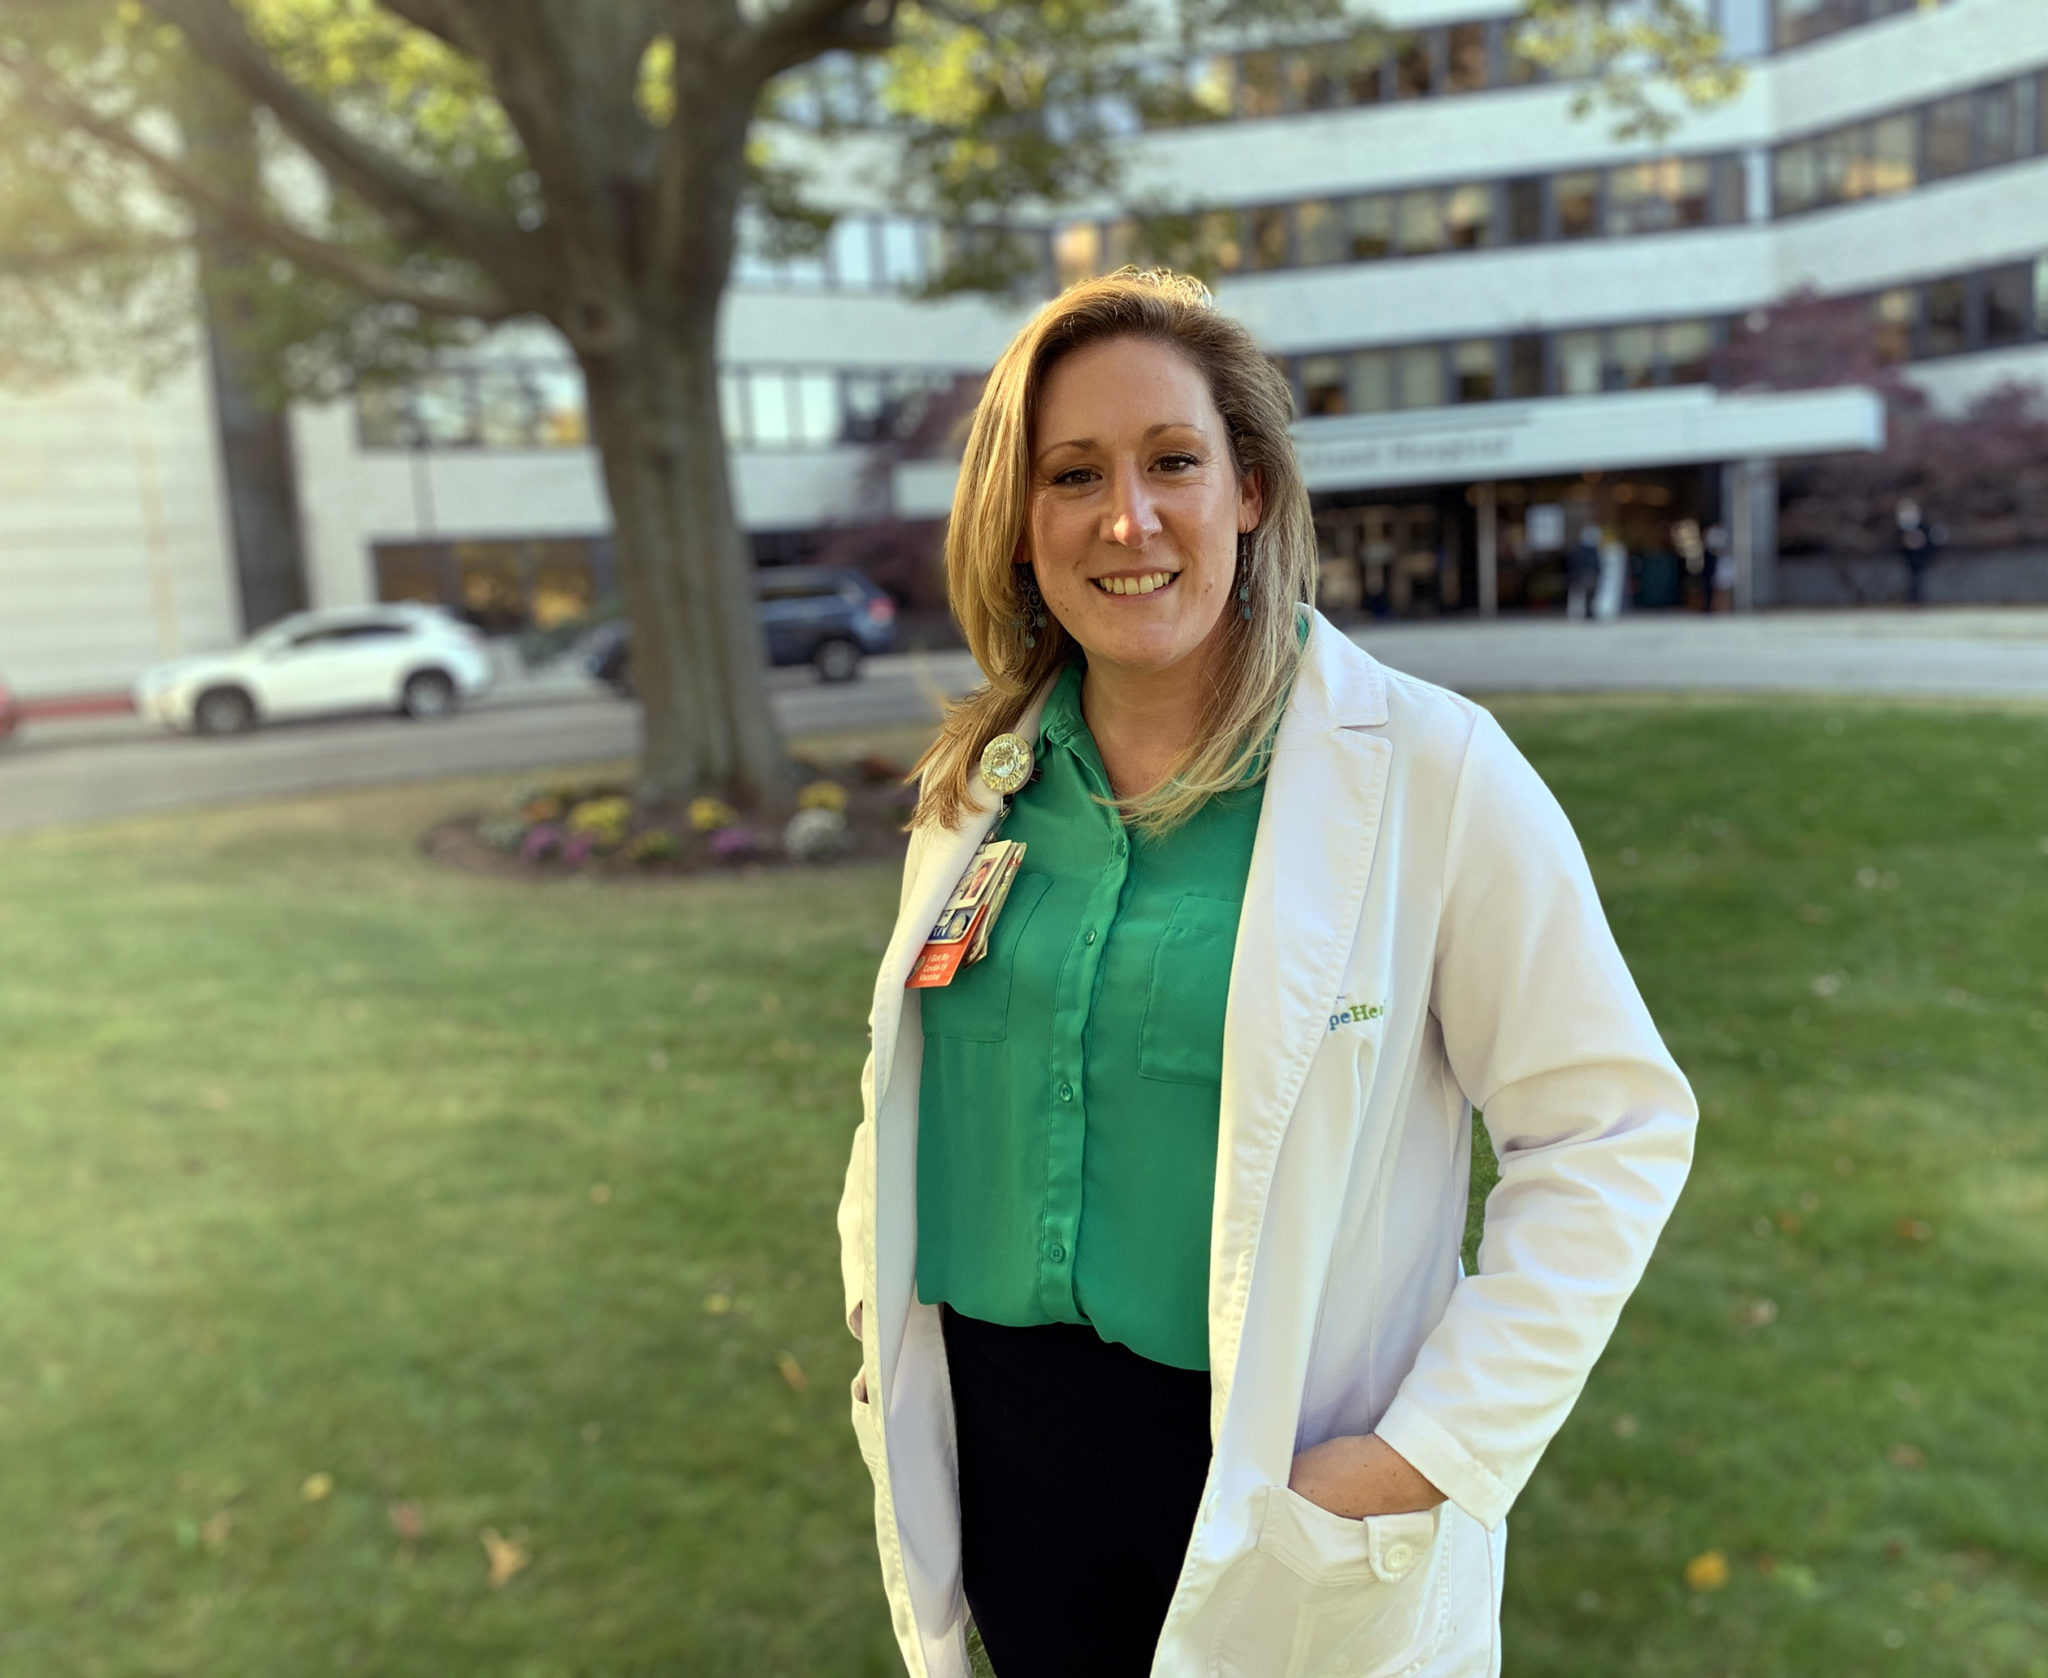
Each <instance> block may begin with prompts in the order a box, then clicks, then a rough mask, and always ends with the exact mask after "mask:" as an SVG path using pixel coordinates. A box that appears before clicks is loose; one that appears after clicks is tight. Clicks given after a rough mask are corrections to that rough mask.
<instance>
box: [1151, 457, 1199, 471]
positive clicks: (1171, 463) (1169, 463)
mask: <svg viewBox="0 0 2048 1678" xmlns="http://www.w3.org/2000/svg"><path fill="white" fill-rule="evenodd" d="M1159 464H1160V466H1161V467H1163V468H1164V469H1165V470H1166V471H1169V472H1185V471H1186V470H1187V469H1188V468H1189V467H1191V466H1199V465H1201V464H1202V463H1201V462H1200V461H1199V460H1197V459H1196V458H1195V457H1194V456H1193V455H1191V454H1169V455H1161V456H1160V458H1159Z"/></svg>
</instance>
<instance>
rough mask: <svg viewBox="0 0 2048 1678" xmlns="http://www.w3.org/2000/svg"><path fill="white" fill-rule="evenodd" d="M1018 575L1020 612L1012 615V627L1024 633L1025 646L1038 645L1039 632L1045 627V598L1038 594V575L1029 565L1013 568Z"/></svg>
mask: <svg viewBox="0 0 2048 1678" xmlns="http://www.w3.org/2000/svg"><path fill="white" fill-rule="evenodd" d="M1011 569H1012V570H1014V571H1015V572H1016V573H1017V606H1018V610H1016V611H1014V612H1012V613H1011V614H1010V627H1011V628H1012V629H1021V630H1022V631H1023V632H1024V645H1025V646H1027V647H1035V646H1037V645H1038V631H1039V630H1041V629H1043V628H1044V627H1045V596H1044V595H1042V594H1040V593H1039V592H1038V573H1037V572H1036V571H1034V570H1032V569H1031V567H1030V565H1028V564H1021V565H1015V566H1012V567H1011Z"/></svg>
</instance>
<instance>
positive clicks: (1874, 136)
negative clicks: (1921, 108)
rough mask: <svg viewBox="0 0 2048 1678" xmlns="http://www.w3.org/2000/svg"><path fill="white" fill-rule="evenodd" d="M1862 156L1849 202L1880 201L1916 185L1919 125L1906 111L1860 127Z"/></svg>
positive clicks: (1918, 173)
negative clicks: (1861, 129) (1874, 199)
mask: <svg viewBox="0 0 2048 1678" xmlns="http://www.w3.org/2000/svg"><path fill="white" fill-rule="evenodd" d="M1863 135H1864V149H1863V155H1862V156H1861V157H1860V158H1859V159H1858V160H1857V162H1858V169H1857V173H1856V176H1855V179H1854V181H1853V182H1852V187H1853V190H1852V191H1850V192H1849V194H1848V196H1849V197H1851V198H1884V197H1888V196H1890V195H1891V194H1892V193H1894V192H1910V191H1911V190H1912V189H1913V188H1914V187H1916V186H1918V185H1919V184H1920V160H1919V156H1918V152H1919V145H1918V141H1919V124H1918V123H1917V122H1915V121H1914V120H1913V114H1912V112H1910V111H1907V112H1904V113H1902V114H1900V115H1898V116H1889V117H1880V118H1878V119H1877V121H1875V122H1870V123H1865V124H1864V125H1863Z"/></svg>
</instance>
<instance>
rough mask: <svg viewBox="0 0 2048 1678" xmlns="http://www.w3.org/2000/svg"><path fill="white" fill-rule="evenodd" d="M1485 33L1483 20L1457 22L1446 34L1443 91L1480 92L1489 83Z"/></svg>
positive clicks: (1485, 28)
mask: <svg viewBox="0 0 2048 1678" xmlns="http://www.w3.org/2000/svg"><path fill="white" fill-rule="evenodd" d="M1486 36H1487V27H1486V25H1485V24H1483V23H1454V24H1452V25H1451V26H1450V28H1449V29H1448V30H1446V31H1445V36H1444V41H1445V45H1444V91H1445V92H1446V93H1477V92H1479V91H1480V90H1481V89H1482V88H1484V87H1485V86H1486V81H1487V76H1486V58H1487V52H1486Z"/></svg>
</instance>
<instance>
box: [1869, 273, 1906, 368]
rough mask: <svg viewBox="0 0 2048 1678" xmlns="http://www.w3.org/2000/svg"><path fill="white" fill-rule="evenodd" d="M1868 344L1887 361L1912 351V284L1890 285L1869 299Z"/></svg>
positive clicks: (1899, 360)
mask: <svg viewBox="0 0 2048 1678" xmlns="http://www.w3.org/2000/svg"><path fill="white" fill-rule="evenodd" d="M1870 314H1871V330H1872V347H1873V348H1874V349H1875V351H1876V353H1877V359H1878V360H1879V361H1882V362H1885V363H1887V364H1891V363H1897V362H1901V361H1908V360H1910V359H1911V358H1912V354H1913V288H1912V287H1911V286H1894V287H1893V288H1892V289H1891V290H1889V291H1880V292H1879V293H1878V294H1877V295H1876V296H1875V297H1873V298H1872V299H1871V300H1870Z"/></svg>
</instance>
